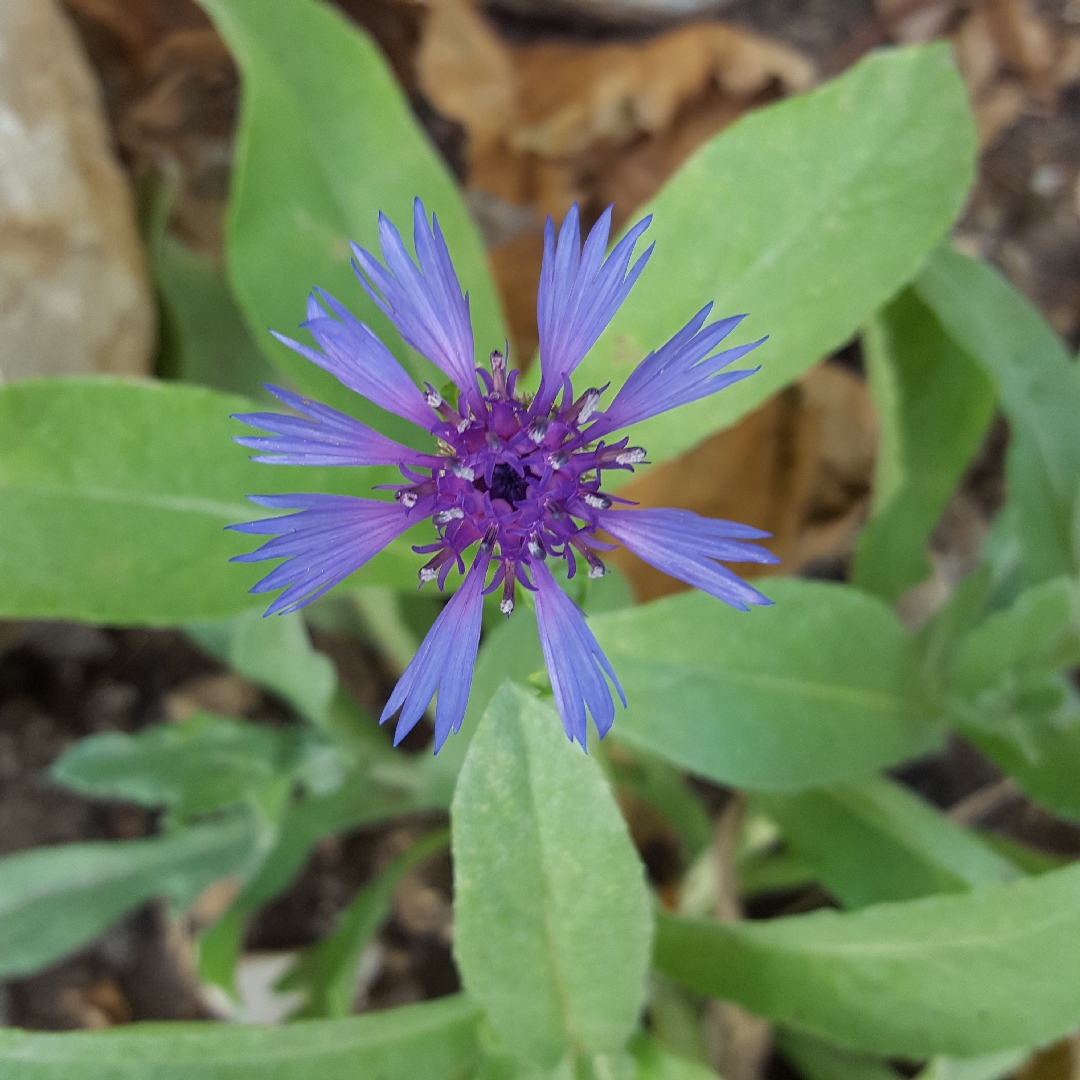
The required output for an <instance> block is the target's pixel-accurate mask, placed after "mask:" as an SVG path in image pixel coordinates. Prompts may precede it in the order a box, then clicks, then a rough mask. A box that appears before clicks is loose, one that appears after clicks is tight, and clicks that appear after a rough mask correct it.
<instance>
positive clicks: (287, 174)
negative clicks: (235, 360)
mask: <svg viewBox="0 0 1080 1080" xmlns="http://www.w3.org/2000/svg"><path fill="white" fill-rule="evenodd" d="M202 3H203V7H204V8H205V9H206V11H207V13H208V14H209V15H210V17H211V18H212V19H213V20H214V23H215V25H216V26H217V28H218V30H219V31H220V32H221V34H222V36H223V37H224V38H225V40H226V41H227V42H228V44H229V47H230V49H231V50H232V52H233V55H234V56H235V57H236V60H237V62H238V64H239V66H240V72H241V77H242V81H243V97H242V104H241V114H240V122H239V129H238V132H237V144H236V145H237V150H236V163H235V166H234V169H233V175H232V193H231V203H230V210H229V222H228V261H229V271H230V275H231V278H232V281H233V285H234V287H235V291H236V295H237V296H238V297H239V299H240V303H241V306H242V307H243V308H244V311H245V313H246V314H247V317H248V320H249V321H250V323H251V328H252V332H253V334H254V335H255V338H256V340H257V341H258V342H259V343H260V344H262V345H264V346H265V347H266V348H267V349H269V350H271V352H270V355H271V358H272V359H273V360H274V362H275V363H276V364H278V365H279V366H280V367H282V368H283V369H284V370H286V371H287V372H288V373H289V374H290V375H291V376H292V377H293V379H295V381H296V382H297V383H298V384H299V385H300V386H302V387H303V388H304V389H305V391H306V392H307V393H310V394H311V395H312V396H313V397H316V398H318V399H319V400H322V401H326V402H328V403H330V404H335V405H337V406H338V407H343V408H345V409H347V410H351V411H357V410H359V411H364V406H363V403H361V402H360V401H359V399H358V398H356V396H355V395H352V394H349V393H348V392H346V391H344V390H343V389H342V388H341V387H340V386H338V385H337V384H336V383H335V382H334V380H332V379H331V378H330V377H329V376H327V375H326V374H325V373H324V372H322V371H321V370H319V369H318V368H316V367H315V365H313V364H311V363H309V362H308V361H306V360H303V359H301V358H300V357H298V356H296V355H294V354H292V353H290V352H289V351H288V350H286V349H285V348H284V347H283V346H279V345H278V344H277V343H275V342H273V340H272V339H270V338H269V335H268V334H267V332H266V329H267V327H273V328H275V329H278V330H282V331H285V332H286V333H289V332H291V329H292V327H294V326H295V325H296V324H297V323H299V322H300V321H301V320H302V318H303V317H304V309H305V302H306V298H307V295H308V292H309V291H310V289H311V288H312V286H313V285H319V286H320V287H322V288H324V289H327V290H329V291H330V292H332V293H334V294H335V295H337V297H338V299H340V300H341V301H342V302H343V303H346V304H347V305H348V306H349V307H350V308H351V309H352V310H353V311H354V312H355V314H356V315H357V316H358V317H359V318H361V319H363V320H364V321H365V322H368V323H370V324H371V326H372V328H373V329H374V330H375V331H376V332H377V333H378V334H379V336H380V337H382V338H383V339H384V340H385V341H386V343H387V345H389V346H390V347H391V348H392V349H394V350H395V351H396V352H397V353H398V355H399V356H401V357H402V358H403V359H404V360H406V362H407V363H410V364H411V365H412V366H413V368H414V370H417V371H420V370H422V368H420V367H418V366H417V365H416V363H415V360H413V359H410V355H409V352H408V350H407V349H406V347H405V346H404V344H403V343H402V342H401V341H400V339H399V338H398V337H397V334H396V332H395V331H394V330H393V329H392V328H391V326H390V323H389V321H388V320H387V319H386V318H385V317H384V316H383V315H382V314H381V313H380V312H379V311H378V309H377V308H376V307H375V305H374V304H373V303H372V302H371V301H370V300H369V299H368V298H367V296H366V295H365V294H364V292H363V290H362V289H361V288H360V286H359V284H358V283H357V281H356V279H355V278H354V276H353V273H352V270H351V269H350V266H349V258H350V252H349V245H348V242H349V241H350V240H355V241H356V242H358V243H360V244H361V245H363V246H364V247H366V248H368V249H369V250H370V249H372V248H374V249H375V250H376V252H377V251H378V246H377V243H378V215H379V212H380V211H382V212H384V213H385V214H387V215H388V216H389V217H390V218H391V219H392V220H393V221H394V222H395V224H397V225H398V227H399V228H400V229H401V230H402V231H403V233H404V234H405V235H406V236H408V235H410V234H411V232H412V202H413V198H414V197H415V196H420V197H421V198H423V199H424V201H425V204H426V206H427V209H428V212H429V213H430V212H431V211H435V212H436V213H437V214H438V217H439V222H440V224H441V226H442V229H443V232H444V234H445V236H446V241H447V244H448V245H449V248H450V252H451V255H452V256H453V259H454V264H455V266H456V268H457V272H458V276H459V278H460V280H461V283H462V286H463V287H464V288H466V289H468V290H469V293H470V296H471V301H472V315H473V322H474V326H475V329H476V342H477V347H478V349H479V352H480V354H481V355H484V356H486V355H487V353H488V351H490V350H491V349H493V348H498V347H500V346H501V345H502V343H503V339H504V337H505V334H504V331H503V325H502V318H501V315H500V311H499V302H498V298H497V294H496V292H495V287H494V284H493V283H492V281H491V278H490V276H489V275H488V272H487V268H486V260H485V255H484V251H483V246H482V243H481V240H480V236H479V232H478V231H477V229H476V227H475V226H474V225H473V223H472V220H471V219H470V217H469V214H468V211H467V210H466V207H465V204H464V202H463V201H462V198H461V195H460V193H459V191H458V187H457V184H456V182H455V180H454V178H453V177H452V176H451V175H450V173H449V171H448V170H447V168H446V166H445V165H444V164H443V163H442V161H441V159H440V157H439V155H438V153H437V151H436V150H435V148H434V147H432V146H431V144H430V143H429V142H428V139H427V136H426V135H425V134H424V132H423V131H422V129H421V128H420V126H419V124H418V123H417V121H416V119H415V117H414V116H413V114H412V111H411V109H410V108H409V104H408V101H407V100H406V98H405V96H404V94H403V93H402V91H401V88H400V86H399V85H398V83H397V80H396V79H395V78H394V76H393V73H392V72H391V70H390V67H389V65H388V64H387V62H386V60H385V59H384V57H383V56H382V53H381V52H380V50H379V49H378V47H377V46H376V45H375V44H374V43H373V42H372V41H371V40H370V39H369V38H368V37H367V35H366V34H365V33H364V32H363V31H362V30H360V29H359V28H358V27H357V26H356V25H355V24H352V23H350V22H349V21H348V20H347V19H346V18H345V17H344V16H342V15H341V14H339V13H338V12H336V11H334V10H333V9H331V8H330V7H329V6H327V5H325V4H322V3H317V2H315V0H202ZM439 381H441V380H435V382H436V385H438V382H439ZM384 420H386V418H384Z"/></svg>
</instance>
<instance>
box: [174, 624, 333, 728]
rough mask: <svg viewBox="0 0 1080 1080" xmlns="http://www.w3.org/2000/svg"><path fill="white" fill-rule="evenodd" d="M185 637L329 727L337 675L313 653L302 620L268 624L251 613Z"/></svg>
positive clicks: (190, 631)
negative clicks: (190, 638)
mask: <svg viewBox="0 0 1080 1080" xmlns="http://www.w3.org/2000/svg"><path fill="white" fill-rule="evenodd" d="M187 632H188V634H189V635H190V636H191V637H192V638H194V639H195V641H196V642H198V644H200V645H201V646H202V647H203V648H204V649H205V650H206V651H207V652H208V653H210V654H211V655H212V656H216V657H217V658H218V659H219V660H221V661H223V662H224V663H226V664H228V665H229V667H231V668H232V669H233V671H237V672H239V673H240V674H241V675H243V676H244V677H245V678H248V679H250V680H251V681H252V682H255V683H258V684H259V685H260V686H265V687H266V688H267V689H268V690H272V691H273V692H274V693H275V694H277V695H278V696H279V697H282V698H284V699H285V700H286V701H287V702H288V703H289V704H290V705H292V706H293V708H294V709H296V711H297V712H298V713H300V715H301V716H303V717H304V718H305V719H307V720H310V721H311V722H312V723H314V724H318V725H319V726H320V727H322V726H325V725H326V723H327V721H328V718H329V710H330V703H331V701H332V700H333V698H334V692H335V691H336V689H337V671H336V669H335V668H334V665H333V662H332V661H331V660H330V658H329V657H327V656H324V655H323V654H322V653H321V652H319V651H318V650H317V649H315V648H313V647H312V644H311V638H310V637H309V635H308V632H307V627H306V626H305V625H304V619H303V616H302V615H299V614H293V615H281V616H278V617H277V618H273V619H267V618H264V617H263V615H262V612H260V611H259V610H258V609H254V608H253V609H250V610H248V611H245V612H242V613H241V614H239V615H237V616H235V617H234V618H232V619H229V620H227V621H221V622H213V623H198V624H194V625H192V626H189V627H187Z"/></svg>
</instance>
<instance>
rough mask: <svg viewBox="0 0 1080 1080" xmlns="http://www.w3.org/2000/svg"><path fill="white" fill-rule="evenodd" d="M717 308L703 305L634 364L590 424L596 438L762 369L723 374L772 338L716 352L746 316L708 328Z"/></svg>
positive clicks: (729, 384) (592, 434) (704, 395)
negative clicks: (662, 342) (674, 333)
mask: <svg viewBox="0 0 1080 1080" xmlns="http://www.w3.org/2000/svg"><path fill="white" fill-rule="evenodd" d="M711 310H712V304H708V305H706V306H705V307H704V308H702V309H701V311H699V312H698V313H697V314H696V315H695V316H694V317H693V318H692V319H691V320H690V321H689V322H688V323H687V324H686V325H685V326H684V327H683V328H682V329H681V330H680V331H679V332H678V333H677V334H676V335H675V336H674V337H673V338H672V339H671V340H670V341H669V342H667V343H666V344H665V345H662V346H661V347H660V348H659V349H657V350H656V351H655V352H651V353H649V355H648V356H646V357H645V359H644V360H642V361H641V363H640V364H638V366H637V367H636V368H634V370H633V371H632V372H631V373H630V377H629V378H628V379H627V380H626V382H625V383H623V385H622V388H621V389H620V390H619V392H618V393H617V394H616V395H615V400H614V401H613V402H612V403H611V407H610V408H609V409H608V410H607V411H606V412H604V413H602V414H601V415H600V416H599V417H598V418H597V420H596V423H595V424H593V425H592V427H590V428H589V435H590V437H591V438H594V439H595V438H599V437H600V436H601V435H606V434H607V433H608V432H610V431H618V430H619V428H624V427H629V426H630V425H631V424H636V423H638V422H640V421H642V420H647V419H648V418H649V417H651V416H657V415H658V414H659V413H662V412H667V411H668V410H669V409H675V408H677V407H678V406H680V405H687V404H689V403H690V402H691V401H697V400H698V399H699V398H703V397H708V396H709V395H710V394H715V393H716V392H717V391H718V390H723V389H724V388H725V387H728V386H731V385H732V384H733V383H737V382H739V381H741V380H742V379H745V378H747V377H748V376H750V375H753V374H754V373H755V372H756V371H758V370H759V369H758V368H749V369H742V370H739V371H729V372H726V373H725V374H723V375H721V374H718V373H719V372H720V371H722V370H723V369H724V368H726V367H727V366H728V365H729V364H733V363H734V362H735V361H736V360H740V359H742V357H744V356H745V355H746V354H747V353H748V352H751V351H752V350H754V349H756V348H757V347H758V346H759V345H760V344H761V343H762V342H763V341H766V340H768V339H767V338H761V339H760V340H758V341H754V342H751V343H750V344H749V345H738V346H736V347H735V348H734V349H726V350H724V351H723V352H718V353H713V349H715V348H716V346H717V345H719V344H720V342H721V341H723V340H724V338H726V337H727V336H728V334H730V333H731V331H732V330H734V329H735V327H736V326H738V325H739V323H741V322H742V320H743V319H744V318H745V317H746V316H745V315H734V316H732V317H731V318H727V319H720V320H719V321H717V322H714V323H710V324H709V325H708V326H705V327H704V329H702V327H703V324H704V322H705V320H706V318H708V315H709V312H710V311H711Z"/></svg>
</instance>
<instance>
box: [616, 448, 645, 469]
mask: <svg viewBox="0 0 1080 1080" xmlns="http://www.w3.org/2000/svg"><path fill="white" fill-rule="evenodd" d="M644 460H645V448H644V447H643V446H628V447H627V448H626V449H625V450H623V451H622V453H621V454H617V455H616V457H615V464H616V465H640V464H641V463H642V462H643V461H644Z"/></svg>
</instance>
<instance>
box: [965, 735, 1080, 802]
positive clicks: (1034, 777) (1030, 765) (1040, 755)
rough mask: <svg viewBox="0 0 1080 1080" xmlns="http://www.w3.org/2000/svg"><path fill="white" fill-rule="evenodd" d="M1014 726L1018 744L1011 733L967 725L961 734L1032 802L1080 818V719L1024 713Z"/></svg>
mask: <svg viewBox="0 0 1080 1080" xmlns="http://www.w3.org/2000/svg"><path fill="white" fill-rule="evenodd" d="M1017 727H1018V729H1019V731H1021V732H1022V736H1023V745H1022V746H1021V745H1018V743H1017V740H1016V738H1015V737H1009V736H1006V735H995V734H992V733H990V732H988V731H985V730H977V729H975V728H971V727H966V728H964V737H965V738H967V739H968V740H969V741H971V742H973V743H974V744H975V745H976V746H977V747H978V748H979V749H980V750H981V751H982V752H983V753H984V754H985V755H986V756H987V757H988V758H990V760H991V761H993V762H994V764H995V765H997V766H998V768H999V769H1001V770H1002V771H1003V772H1005V773H1007V774H1008V775H1009V776H1010V777H1012V779H1013V780H1015V781H1016V783H1017V785H1018V786H1019V787H1020V789H1021V790H1022V791H1024V792H1025V793H1026V794H1028V795H1030V796H1031V798H1033V799H1034V800H1035V801H1036V802H1040V803H1042V805H1043V806H1045V807H1046V808H1047V809H1048V810H1051V811H1053V812H1054V813H1055V814H1059V815H1060V816H1061V817H1065V818H1069V819H1071V820H1072V821H1075V822H1080V720H1078V719H1077V718H1073V719H1072V720H1071V721H1069V722H1057V721H1055V720H1053V719H1051V718H1049V717H1037V716H1026V717H1024V718H1023V720H1022V721H1020V722H1019V723H1018V724H1017Z"/></svg>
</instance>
